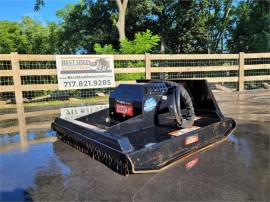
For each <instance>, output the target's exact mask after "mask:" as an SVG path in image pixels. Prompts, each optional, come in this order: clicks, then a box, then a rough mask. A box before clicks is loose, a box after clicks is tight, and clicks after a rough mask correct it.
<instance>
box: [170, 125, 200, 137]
mask: <svg viewBox="0 0 270 202" xmlns="http://www.w3.org/2000/svg"><path fill="white" fill-rule="evenodd" d="M199 128H201V127H199V126H192V127H191V128H185V129H180V130H175V131H173V132H170V133H169V134H170V135H172V136H180V135H183V134H185V133H188V132H191V131H194V130H197V129H199Z"/></svg>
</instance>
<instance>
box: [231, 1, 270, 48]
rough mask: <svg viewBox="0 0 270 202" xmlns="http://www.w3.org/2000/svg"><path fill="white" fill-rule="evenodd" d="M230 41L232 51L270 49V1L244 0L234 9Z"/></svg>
mask: <svg viewBox="0 0 270 202" xmlns="http://www.w3.org/2000/svg"><path fill="white" fill-rule="evenodd" d="M231 33H232V36H231V39H230V40H229V42H228V44H229V45H228V47H229V50H230V51H232V52H240V51H243V52H269V51H270V1H269V0H265V1H255V0H254V1H244V2H241V3H240V4H239V6H238V7H237V8H235V11H234V26H232V27H231Z"/></svg>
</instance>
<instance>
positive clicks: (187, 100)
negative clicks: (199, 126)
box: [175, 84, 195, 128]
mask: <svg viewBox="0 0 270 202" xmlns="http://www.w3.org/2000/svg"><path fill="white" fill-rule="evenodd" d="M175 91H176V97H175V99H176V108H177V115H176V116H178V117H179V118H180V117H181V122H180V123H179V122H178V120H177V119H176V121H177V124H178V126H179V127H181V128H190V127H191V126H192V125H193V123H194V118H195V112H194V107H193V104H192V100H191V97H190V95H189V93H188V92H187V90H186V89H185V88H184V87H183V86H182V85H181V84H177V86H176V89H175ZM181 100H182V101H183V103H184V105H185V107H186V109H187V115H186V116H185V117H183V116H182V114H181V102H180V101H181Z"/></svg>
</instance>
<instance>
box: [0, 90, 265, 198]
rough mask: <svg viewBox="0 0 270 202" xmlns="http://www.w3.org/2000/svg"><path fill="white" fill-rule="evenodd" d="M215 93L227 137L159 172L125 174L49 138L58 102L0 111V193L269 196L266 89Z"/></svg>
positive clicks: (12, 195)
mask: <svg viewBox="0 0 270 202" xmlns="http://www.w3.org/2000/svg"><path fill="white" fill-rule="evenodd" d="M216 97H217V100H218V103H219V104H220V107H221V110H222V111H223V112H224V114H225V115H226V116H231V117H234V118H235V119H236V121H237V123H238V127H237V130H236V131H235V132H234V134H233V135H231V136H230V137H229V138H228V140H227V141H225V142H223V143H222V144H219V145H217V146H215V147H214V148H212V149H210V150H207V151H204V152H201V153H198V154H196V155H193V156H191V157H189V158H187V159H185V160H184V161H180V162H179V163H177V164H175V165H173V166H172V167H170V168H168V169H166V170H164V171H162V172H159V173H155V174H137V175H129V176H128V177H124V176H122V175H119V174H117V173H115V172H113V171H111V170H110V169H109V168H108V167H106V166H105V165H103V164H101V163H99V162H97V161H95V160H93V159H91V158H89V157H88V156H86V155H85V154H83V153H81V152H79V151H77V150H75V149H74V148H72V147H70V146H68V145H65V144H63V143H62V142H60V141H55V140H56V139H55V134H54V132H52V131H51V130H50V123H51V121H53V119H54V117H56V116H60V113H61V110H60V109H55V108H53V109H48V110H46V111H31V110H29V109H27V110H25V109H19V110H18V112H17V113H16V114H14V110H13V111H12V113H10V114H11V115H10V114H7V113H6V111H5V114H4V113H2V115H0V122H1V124H0V125H1V128H0V130H1V131H0V133H1V135H0V144H1V154H0V158H1V164H0V167H1V182H0V183H1V200H38V201H39V200H46V201H47V200H52V201H60V200H61V201H70V200H79V201H81V200H88V201H89V200H95V201H101V200H109V201H131V200H132V201H180V200H181V201H187V200H188V201H192V200H193V201H198V200H200V201H201V200H207V201H208V200H215V201H217V200H226V201H228V200H229V201H232V200H233V201H247V200H252V201H269V200H270V195H269V191H270V187H269V183H270V177H269V168H270V167H269V163H270V159H269V158H270V157H269V151H270V150H269V149H270V148H269V137H270V128H269V127H270V126H269V123H270V119H269V115H270V111H269V110H270V107H269V104H270V93H269V91H262V92H260V93H254V91H253V92H249V93H243V94H240V95H239V93H232V94H221V93H219V94H217V95H216ZM260 97H261V99H260ZM266 98H268V99H266ZM77 109H78V110H79V111H78V110H77V111H76V109H72V110H63V109H62V115H67V114H69V113H70V112H71V111H74V110H75V111H76V112H74V113H71V114H70V116H71V117H70V118H72V116H73V118H74V116H75V114H76V113H77V112H78V113H80V111H81V110H82V109H81V108H77ZM20 110H21V111H20ZM85 110H86V109H85ZM85 110H83V111H85ZM25 111H27V112H25ZM88 112H89V111H88ZM88 112H86V113H88ZM0 113H1V112H0ZM4 116H5V117H4ZM6 117H8V118H10V119H7V118H6ZM17 117H18V118H17ZM22 117H24V120H23V119H22ZM14 119H17V121H14ZM7 120H9V121H7ZM10 120H11V121H10ZM12 120H13V121H12ZM20 124H21V126H20ZM12 127H14V128H12Z"/></svg>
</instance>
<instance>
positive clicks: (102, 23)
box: [57, 0, 119, 53]
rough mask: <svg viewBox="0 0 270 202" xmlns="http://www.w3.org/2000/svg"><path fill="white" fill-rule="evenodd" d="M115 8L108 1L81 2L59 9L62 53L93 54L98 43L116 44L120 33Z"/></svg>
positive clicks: (115, 45)
mask: <svg viewBox="0 0 270 202" xmlns="http://www.w3.org/2000/svg"><path fill="white" fill-rule="evenodd" d="M116 10H117V8H116V5H115V4H114V3H113V2H110V1H106V0H99V1H95V2H93V1H89V2H85V1H81V2H80V3H78V4H76V5H73V4H68V5H67V6H66V7H65V8H64V9H61V10H59V11H58V12H57V16H58V17H59V18H60V19H61V23H60V31H59V35H60V36H59V38H60V39H59V40H60V41H61V44H62V50H61V52H62V53H78V52H79V53H93V52H94V49H93V47H94V44H95V43H100V44H102V45H104V44H112V45H113V46H114V47H117V46H118V45H119V39H118V33H117V29H116V26H114V24H113V18H112V15H113V13H115V12H116Z"/></svg>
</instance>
